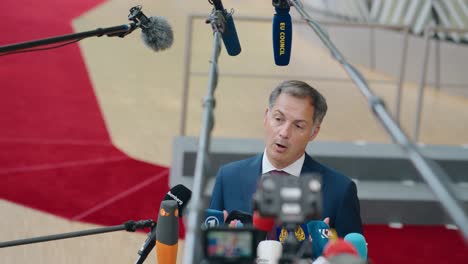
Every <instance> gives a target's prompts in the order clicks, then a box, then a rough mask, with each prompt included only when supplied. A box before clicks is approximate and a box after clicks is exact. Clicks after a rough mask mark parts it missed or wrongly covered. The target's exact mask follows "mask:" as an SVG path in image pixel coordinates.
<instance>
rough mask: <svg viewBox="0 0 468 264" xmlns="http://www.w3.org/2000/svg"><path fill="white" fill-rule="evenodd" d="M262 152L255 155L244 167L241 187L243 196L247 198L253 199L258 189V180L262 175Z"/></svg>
mask: <svg viewBox="0 0 468 264" xmlns="http://www.w3.org/2000/svg"><path fill="white" fill-rule="evenodd" d="M262 157H263V155H262V154H259V155H257V156H255V157H254V158H253V159H252V160H251V161H250V162H249V163H248V164H246V166H245V167H244V168H243V169H242V173H241V174H242V175H240V177H241V179H242V180H241V182H240V183H241V189H242V194H243V195H242V198H244V199H246V200H251V199H252V194H253V193H255V190H256V189H257V181H258V180H259V179H260V177H261V175H262Z"/></svg>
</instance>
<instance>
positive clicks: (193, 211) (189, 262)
mask: <svg viewBox="0 0 468 264" xmlns="http://www.w3.org/2000/svg"><path fill="white" fill-rule="evenodd" d="M209 20H210V22H211V25H212V27H213V30H214V38H213V50H212V53H211V60H210V62H211V66H210V73H209V76H208V93H207V95H206V97H205V98H204V101H203V109H204V111H203V119H202V125H203V126H202V128H201V131H200V137H199V142H198V150H197V160H196V163H195V173H194V180H193V193H192V198H191V202H190V206H189V208H188V209H189V212H188V216H187V233H186V236H185V252H186V254H185V256H184V263H185V264H193V263H200V260H201V252H202V248H201V222H202V221H201V220H202V215H201V214H202V212H203V210H204V208H205V207H206V206H205V205H204V203H205V201H204V200H203V197H202V195H203V190H204V188H205V187H206V171H207V170H206V167H205V166H206V164H207V160H208V159H207V154H208V151H209V146H210V135H211V131H212V129H213V124H214V116H213V108H214V106H215V98H214V91H215V88H216V85H217V83H218V57H219V54H220V52H221V42H220V40H221V32H222V30H223V29H224V18H223V16H222V14H221V13H220V11H214V12H213V13H212V14H211V16H210V19H209ZM197 242H198V243H197Z"/></svg>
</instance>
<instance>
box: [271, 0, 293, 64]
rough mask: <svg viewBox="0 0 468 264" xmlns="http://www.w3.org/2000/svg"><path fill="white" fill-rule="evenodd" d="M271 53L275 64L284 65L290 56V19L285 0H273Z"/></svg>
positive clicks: (288, 8) (287, 62)
mask: <svg viewBox="0 0 468 264" xmlns="http://www.w3.org/2000/svg"><path fill="white" fill-rule="evenodd" d="M273 6H274V7H275V12H276V13H275V14H274V16H273V27H272V29H273V55H274V58H275V64H276V65H278V66H286V65H288V64H289V59H290V58H291V43H292V20H291V15H289V10H290V7H289V4H288V2H287V0H273Z"/></svg>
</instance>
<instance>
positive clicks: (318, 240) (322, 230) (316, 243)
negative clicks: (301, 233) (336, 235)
mask: <svg viewBox="0 0 468 264" xmlns="http://www.w3.org/2000/svg"><path fill="white" fill-rule="evenodd" d="M307 230H308V231H309V235H310V237H311V238H312V255H313V256H314V257H315V258H317V257H319V256H321V255H322V252H323V248H324V247H325V245H326V244H327V243H328V232H330V227H329V226H328V225H327V224H325V222H323V221H319V220H314V221H310V222H309V223H307Z"/></svg>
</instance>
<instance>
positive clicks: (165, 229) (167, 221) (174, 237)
mask: <svg viewBox="0 0 468 264" xmlns="http://www.w3.org/2000/svg"><path fill="white" fill-rule="evenodd" d="M178 240H179V209H178V208H177V202H176V201H175V200H167V201H162V202H161V208H160V209H159V215H158V224H157V226H156V257H157V261H158V263H164V264H175V263H176V260H177V248H178Z"/></svg>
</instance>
